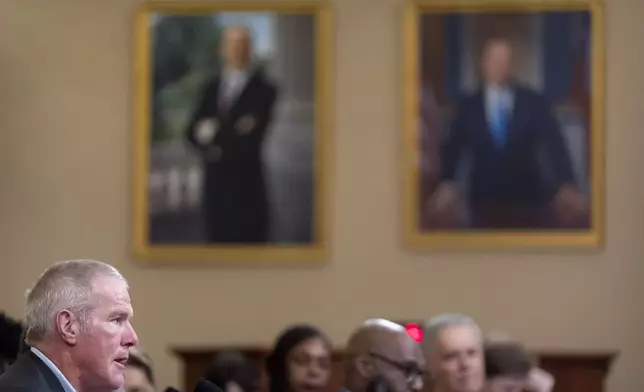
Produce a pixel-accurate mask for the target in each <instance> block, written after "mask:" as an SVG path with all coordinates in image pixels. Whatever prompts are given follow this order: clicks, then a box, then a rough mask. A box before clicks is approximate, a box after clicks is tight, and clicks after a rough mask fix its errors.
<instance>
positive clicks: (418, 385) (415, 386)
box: [411, 377, 425, 391]
mask: <svg viewBox="0 0 644 392" xmlns="http://www.w3.org/2000/svg"><path fill="white" fill-rule="evenodd" d="M424 386H425V383H424V382H423V378H422V377H416V378H415V379H414V381H413V382H412V383H411V390H412V391H420V390H422V389H423V387H424Z"/></svg>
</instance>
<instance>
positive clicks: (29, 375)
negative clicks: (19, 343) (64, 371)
mask: <svg viewBox="0 0 644 392" xmlns="http://www.w3.org/2000/svg"><path fill="white" fill-rule="evenodd" d="M10 391H13V392H64V389H63V386H62V384H61V383H60V381H58V379H57V378H56V376H55V375H54V373H53V372H52V371H51V370H49V368H48V367H47V365H45V363H44V362H43V361H41V360H40V358H38V357H37V356H36V355H35V354H34V353H32V352H31V351H28V352H26V353H24V354H22V355H21V356H20V357H19V358H18V360H17V361H16V362H14V364H13V365H11V367H9V369H7V370H6V371H5V372H4V373H3V374H2V375H0V392H10Z"/></svg>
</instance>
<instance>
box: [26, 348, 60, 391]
mask: <svg viewBox="0 0 644 392" xmlns="http://www.w3.org/2000/svg"><path fill="white" fill-rule="evenodd" d="M27 355H29V359H30V360H31V361H32V362H33V363H34V365H35V366H36V367H37V368H38V372H39V373H40V375H41V376H42V378H43V380H44V381H45V384H46V385H47V389H48V390H49V391H51V392H65V389H64V388H63V384H61V383H60V380H58V378H57V377H56V375H55V374H54V373H53V372H52V371H51V369H49V367H47V365H46V364H45V363H44V362H43V361H41V360H40V358H38V357H37V356H36V354H34V353H33V352H31V351H29V352H28V354H27Z"/></svg>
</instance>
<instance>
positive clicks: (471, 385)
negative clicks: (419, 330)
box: [421, 314, 485, 392]
mask: <svg viewBox="0 0 644 392" xmlns="http://www.w3.org/2000/svg"><path fill="white" fill-rule="evenodd" d="M421 347H422V348H423V353H424V355H425V358H426V360H427V370H428V372H429V374H430V385H431V390H432V392H481V390H482V389H483V387H484V385H485V366H484V363H485V358H484V356H483V334H482V332H481V329H480V328H479V326H478V324H476V322H475V321H474V320H473V319H472V318H470V317H468V316H465V315H462V314H441V315H438V316H436V317H433V318H430V319H429V320H428V321H427V322H426V323H425V327H424V334H423V342H422V344H421Z"/></svg>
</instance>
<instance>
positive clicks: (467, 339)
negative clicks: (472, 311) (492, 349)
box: [438, 325, 481, 349]
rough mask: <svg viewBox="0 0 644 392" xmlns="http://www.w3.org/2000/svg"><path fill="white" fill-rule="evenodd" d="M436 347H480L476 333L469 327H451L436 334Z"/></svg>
mask: <svg viewBox="0 0 644 392" xmlns="http://www.w3.org/2000/svg"><path fill="white" fill-rule="evenodd" d="M438 343H439V344H438V345H439V347H442V348H447V349H449V348H456V347H464V346H467V347H471V346H479V345H481V342H480V337H479V336H478V332H477V331H476V330H475V329H474V328H473V327H472V326H469V325H453V326H449V327H446V328H444V329H443V330H442V331H440V333H439V334H438Z"/></svg>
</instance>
